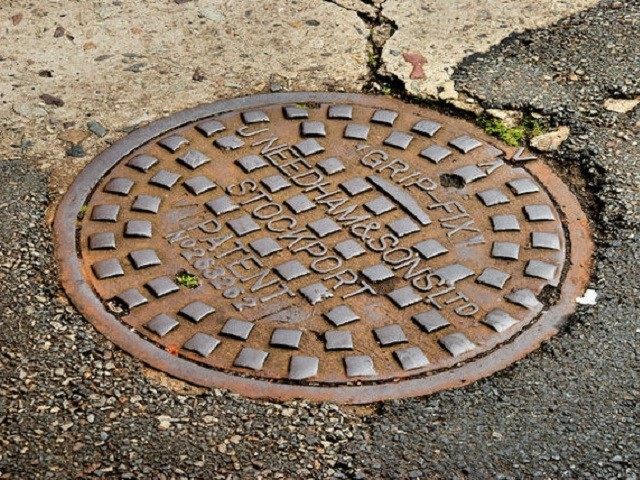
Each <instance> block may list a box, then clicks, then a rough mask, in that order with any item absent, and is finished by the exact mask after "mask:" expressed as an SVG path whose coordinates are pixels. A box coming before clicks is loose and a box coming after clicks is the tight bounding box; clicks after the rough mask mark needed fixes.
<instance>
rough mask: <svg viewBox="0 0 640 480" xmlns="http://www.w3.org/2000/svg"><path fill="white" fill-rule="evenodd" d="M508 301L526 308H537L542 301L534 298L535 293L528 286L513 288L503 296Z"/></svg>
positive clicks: (540, 305)
mask: <svg viewBox="0 0 640 480" xmlns="http://www.w3.org/2000/svg"><path fill="white" fill-rule="evenodd" d="M504 298H505V299H506V300H508V301H509V302H511V303H513V304H515V305H520V306H521V307H524V308H528V309H529V310H537V309H539V308H541V307H542V303H540V301H539V300H538V299H537V298H536V295H535V294H534V293H533V292H532V291H531V290H529V289H528V288H520V289H518V290H514V291H513V292H511V293H510V294H509V295H505V297H504Z"/></svg>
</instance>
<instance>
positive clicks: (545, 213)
mask: <svg viewBox="0 0 640 480" xmlns="http://www.w3.org/2000/svg"><path fill="white" fill-rule="evenodd" d="M524 214H525V216H526V217H527V220H529V221H530V222H544V221H547V220H555V218H556V217H555V216H554V215H553V212H552V211H551V207H550V206H549V205H526V206H525V207H524Z"/></svg>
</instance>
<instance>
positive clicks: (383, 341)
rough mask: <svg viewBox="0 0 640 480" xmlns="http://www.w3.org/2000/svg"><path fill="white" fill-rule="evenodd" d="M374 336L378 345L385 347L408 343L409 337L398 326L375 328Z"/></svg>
mask: <svg viewBox="0 0 640 480" xmlns="http://www.w3.org/2000/svg"><path fill="white" fill-rule="evenodd" d="M373 334H374V335H375V336H376V340H378V343H380V345H382V346H383V347H386V346H388V345H396V344H398V343H405V342H406V341H407V336H406V335H405V334H404V331H402V327H400V325H397V324H394V325H385V326H384V327H378V328H375V329H374V330H373Z"/></svg>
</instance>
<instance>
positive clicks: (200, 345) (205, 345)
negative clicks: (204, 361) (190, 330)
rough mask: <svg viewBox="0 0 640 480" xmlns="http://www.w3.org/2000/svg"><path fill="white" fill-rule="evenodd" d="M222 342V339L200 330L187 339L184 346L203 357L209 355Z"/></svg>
mask: <svg viewBox="0 0 640 480" xmlns="http://www.w3.org/2000/svg"><path fill="white" fill-rule="evenodd" d="M219 344H220V340H218V339H217V338H214V337H212V336H211V335H207V334H206V333H202V332H198V333H196V334H195V335H193V336H192V337H191V338H190V339H189V340H187V341H186V342H185V343H184V344H183V345H182V348H184V349H185V350H190V351H192V352H196V353H197V354H198V355H200V356H202V357H207V356H209V354H211V352H213V350H214V349H215V348H216V347H217V346H218V345H219Z"/></svg>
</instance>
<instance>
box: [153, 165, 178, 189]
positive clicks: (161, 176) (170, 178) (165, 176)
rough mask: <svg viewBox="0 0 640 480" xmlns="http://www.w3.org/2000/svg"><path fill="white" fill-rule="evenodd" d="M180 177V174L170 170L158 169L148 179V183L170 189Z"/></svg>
mask: <svg viewBox="0 0 640 480" xmlns="http://www.w3.org/2000/svg"><path fill="white" fill-rule="evenodd" d="M180 177H181V175H180V174H178V173H175V172H170V171H169V170H160V171H159V172H158V173H156V174H155V175H154V176H153V177H151V178H150V179H149V183H150V184H151V185H155V186H156V187H162V188H165V189H167V190H170V189H171V188H172V187H173V186H174V185H175V184H176V182H177V181H178V180H180Z"/></svg>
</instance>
